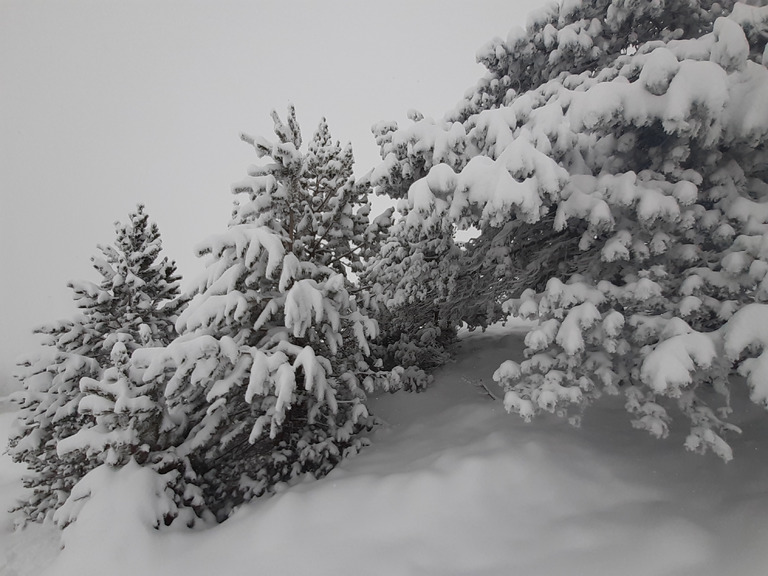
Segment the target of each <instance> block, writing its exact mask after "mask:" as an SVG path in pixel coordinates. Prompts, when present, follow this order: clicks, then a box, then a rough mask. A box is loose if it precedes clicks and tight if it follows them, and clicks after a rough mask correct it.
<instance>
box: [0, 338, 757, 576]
mask: <svg viewBox="0 0 768 576" xmlns="http://www.w3.org/2000/svg"><path fill="white" fill-rule="evenodd" d="M524 334H525V330H524V328H522V327H521V326H520V325H516V326H506V327H494V328H492V329H490V330H489V331H487V332H486V333H470V334H467V335H465V337H464V338H463V341H462V344H461V348H460V350H459V353H458V356H457V359H456V361H455V362H454V363H451V364H449V365H447V366H446V367H444V368H443V369H441V370H440V371H439V372H438V373H437V375H436V382H435V384H434V386H432V387H431V388H430V389H429V390H428V391H427V392H425V393H422V394H408V393H402V392H401V393H397V394H392V395H389V394H384V395H380V396H379V397H377V398H375V399H374V400H373V402H372V408H373V410H374V412H375V413H376V414H378V415H379V416H380V417H381V418H382V419H383V420H384V421H385V424H384V425H383V426H382V427H381V428H380V429H379V430H378V431H376V432H375V433H374V434H373V436H372V442H373V445H372V446H371V447H369V448H367V449H366V450H364V451H363V452H362V453H361V454H360V455H358V456H356V457H354V458H352V459H349V460H347V461H346V462H344V463H343V464H342V465H341V466H340V467H338V468H337V469H336V470H334V471H333V472H332V473H331V474H330V475H328V476H327V477H326V478H323V479H321V480H318V481H307V482H302V483H298V484H296V485H294V486H292V487H290V488H287V489H285V490H283V491H281V492H280V493H279V494H278V495H276V496H274V497H271V498H268V499H261V500H257V501H255V502H253V503H251V504H250V505H247V506H244V507H243V508H241V509H240V510H239V511H238V512H237V513H235V515H234V516H233V517H232V518H230V519H229V520H228V521H227V522H225V523H223V524H221V525H215V526H209V527H205V528H202V529H196V530H187V529H185V528H182V527H179V528H172V529H166V530H162V531H156V530H154V529H153V528H151V526H150V523H151V521H150V518H151V517H152V516H153V515H152V511H151V510H148V509H147V505H148V503H150V502H154V501H155V499H156V494H155V493H154V491H155V490H156V483H155V482H154V479H153V477H152V473H151V472H149V471H147V470H145V469H142V468H140V467H138V466H136V465H130V466H126V467H125V468H123V469H121V470H118V471H109V470H107V471H105V472H107V473H106V474H103V475H101V477H102V483H103V484H102V486H101V489H100V490H99V491H98V492H97V493H94V494H93V496H92V497H91V498H90V499H89V500H88V501H87V502H86V503H85V505H84V506H83V508H82V510H81V512H80V514H79V517H78V520H77V521H76V522H75V523H74V524H73V525H71V526H70V527H69V528H67V529H66V530H65V531H64V533H63V542H64V544H65V547H64V549H63V550H60V548H59V546H60V543H59V532H58V530H57V529H56V528H54V527H53V526H52V525H43V526H39V525H33V526H30V527H27V528H26V529H24V530H21V531H16V532H13V531H12V523H11V520H10V516H5V517H3V520H2V523H0V531H1V532H2V533H1V534H0V574H3V575H4V576H31V575H37V574H45V575H47V576H75V575H77V576H87V575H91V574H93V575H97V574H98V575H105V574H108V575H110V576H121V575H126V576H129V575H130V576H133V575H135V574H142V575H143V576H151V575H155V574H157V575H161V574H162V575H164V576H167V575H174V574H184V575H185V576H209V575H210V574H227V575H228V576H237V575H240V574H242V575H245V574H248V575H251V574H270V575H291V576H296V575H303V574H312V575H313V576H324V575H334V576H339V575H341V576H343V575H347V574H348V575H355V576H357V575H360V574H365V575H370V576H376V575H382V576H397V575H411V574H413V575H440V576H446V575H459V574H468V575H501V574H521V575H537V574H541V575H546V576H557V575H569V576H572V575H579V574H590V575H598V576H599V575H615V574H621V575H622V576H631V575H635V574H637V575H643V576H655V575H688V574H691V575H693V574H696V575H697V576H707V575H718V576H719V575H721V574H726V573H727V574H735V575H739V576H751V575H755V576H756V575H758V574H759V575H763V574H765V570H766V568H765V567H766V566H768V546H766V543H768V458H766V455H768V422H766V420H767V419H766V418H765V415H764V414H761V413H760V409H759V408H757V407H755V408H754V410H753V411H752V412H748V416H746V417H745V418H744V419H743V420H742V421H740V422H737V424H738V425H739V426H740V427H741V428H742V429H743V432H744V433H743V435H742V436H740V437H737V438H735V439H733V440H732V446H733V448H734V460H733V461H732V462H730V463H728V464H724V463H723V462H722V461H721V460H720V459H718V458H716V457H714V456H709V457H701V456H697V455H693V454H690V453H687V452H685V451H684V449H683V448H682V443H683V441H684V438H685V435H686V431H685V430H679V429H675V427H674V425H673V426H672V427H671V431H670V436H669V438H668V439H667V440H664V441H659V440H655V439H653V438H651V437H649V436H648V435H647V434H646V433H644V432H642V431H639V430H634V429H632V427H631V425H630V423H629V421H628V418H627V416H626V413H625V411H624V408H623V406H622V405H621V403H622V399H621V397H617V398H611V399H609V400H608V401H607V402H604V403H603V404H602V405H601V406H598V407H594V408H593V409H591V410H590V411H589V412H588V413H587V415H586V416H585V418H584V419H583V425H582V427H581V428H572V427H571V426H570V425H569V424H568V423H567V422H565V421H564V420H562V419H559V418H557V417H555V416H549V415H545V416H543V417H540V418H537V419H535V420H534V421H533V422H532V423H530V424H526V423H524V422H523V420H522V419H520V418H519V417H517V416H514V415H509V414H507V413H506V412H505V411H504V408H503V406H502V404H501V402H499V401H498V400H494V399H492V398H491V397H490V395H489V394H486V393H485V392H484V390H483V389H482V388H480V387H478V386H476V385H475V384H478V383H479V382H480V381H482V382H483V383H484V384H485V385H486V386H488V389H489V390H490V391H491V392H493V394H494V395H496V396H497V397H500V396H501V395H502V393H501V391H500V390H499V389H498V388H496V387H495V384H494V383H493V380H492V374H493V372H494V370H496V368H497V367H498V366H499V365H500V364H501V363H502V362H503V361H505V360H507V359H510V358H512V359H514V360H517V361H520V360H521V359H522V349H523V339H524ZM734 401H735V402H746V400H745V399H743V398H736V399H734ZM11 422H12V413H11V407H10V406H9V405H8V404H7V402H6V403H3V402H2V400H0V433H2V434H3V436H4V437H5V436H6V435H7V430H8V428H9V426H10V425H11ZM22 472H23V470H22V469H21V467H19V466H18V465H15V464H13V463H12V462H11V461H10V459H9V458H8V456H7V455H3V456H2V457H0V505H2V506H3V507H4V508H7V507H8V506H9V505H10V504H11V502H12V501H13V500H14V498H16V497H17V496H18V495H19V494H20V493H21V492H22V489H21V486H20V480H19V478H20V476H21V473H22Z"/></svg>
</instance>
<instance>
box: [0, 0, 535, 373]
mask: <svg viewBox="0 0 768 576" xmlns="http://www.w3.org/2000/svg"><path fill="white" fill-rule="evenodd" d="M541 4H543V1H542V0H494V1H491V0H466V1H458V0H445V1H437V0H432V1H423V0H420V1H414V0H410V1H402V0H397V1H393V0H387V1H381V2H365V1H357V2H353V1H348V2H337V1H315V2H291V1H285V0H284V1H281V2H279V1H275V2H261V1H258V2H257V1H248V2H246V1H231V0H225V1H216V2H214V1H209V2H202V1H195V0H184V1H181V0H177V1H155V0H124V1H111V0H100V1H95V0H94V1H82V0H75V1H69V2H58V1H54V0H46V1H41V0H23V1H21V0H16V1H7V0H0V307H1V308H0V310H1V315H0V379H2V378H3V376H4V375H5V374H7V373H8V372H9V371H10V369H11V366H12V364H13V361H14V360H15V358H16V357H18V356H19V355H20V354H25V353H27V352H29V351H34V349H35V347H36V346H37V344H36V339H35V338H33V337H32V336H31V329H32V327H33V326H35V325H38V324H41V323H44V322H48V321H52V320H58V319H62V318H68V317H71V316H72V314H73V313H74V312H75V307H74V304H73V303H72V301H71V298H70V292H69V290H68V289H67V287H66V283H67V281H68V280H71V279H90V280H98V276H97V275H96V273H95V271H93V270H92V269H91V268H90V263H89V258H90V256H91V255H92V254H94V253H95V251H96V245H97V244H101V243H111V242H112V240H113V238H114V232H113V226H112V223H113V222H114V221H115V220H124V219H125V218H126V216H127V214H128V212H129V211H130V210H131V209H132V208H133V207H134V206H135V205H136V203H138V202H143V203H145V204H146V205H147V208H148V211H149V213H150V215H151V217H152V218H153V219H154V220H155V221H156V222H157V223H158V225H159V226H160V230H161V232H162V234H163V240H164V247H165V253H166V254H167V255H168V256H169V257H171V258H173V259H175V260H176V261H177V262H178V264H179V267H180V270H181V272H182V273H183V274H184V275H185V282H188V281H189V280H190V279H191V278H192V277H194V276H195V275H197V274H198V273H199V271H200V270H201V266H200V264H199V263H197V262H196V261H195V258H194V256H193V246H194V245H195V244H196V243H197V242H199V241H200V240H203V239H204V238H205V237H207V236H208V235H210V234H212V233H216V232H219V231H221V230H222V229H223V228H224V227H226V224H227V221H228V218H229V212H230V205H231V196H230V193H229V187H230V184H232V183H233V182H235V181H237V180H238V179H240V178H241V177H242V176H243V175H244V174H245V171H246V168H247V166H248V165H249V164H250V163H253V162H255V161H256V158H255V156H254V154H253V152H252V150H251V149H249V147H248V146H247V145H246V144H244V143H242V142H241V141H240V140H239V138H238V134H239V132H241V131H242V132H248V133H251V134H264V135H265V136H269V135H270V134H271V120H270V118H269V113H270V110H271V109H273V108H275V109H277V110H278V111H279V112H281V113H284V111H285V108H286V105H287V104H288V102H293V103H294V104H295V105H296V107H297V112H298V115H299V120H300V121H301V125H302V128H303V130H304V133H305V137H309V136H310V135H311V133H312V132H313V131H314V129H315V127H316V126H317V123H318V121H319V119H320V117H321V116H323V115H324V116H326V117H327V118H328V122H329V125H330V128H331V132H332V134H333V135H334V137H335V138H338V139H340V140H342V141H343V142H346V141H352V143H353V145H354V148H355V153H356V159H357V170H358V172H359V173H362V172H364V171H366V170H367V169H369V168H371V167H373V166H374V165H375V163H376V162H377V160H378V155H377V149H376V146H375V144H374V142H373V138H372V136H371V134H370V126H371V125H372V124H373V123H374V122H377V121H379V120H392V119H394V120H398V121H400V122H405V121H406V120H405V118H406V112H407V110H409V109H411V108H415V109H418V110H420V111H421V112H423V113H424V114H425V115H428V116H434V117H440V116H442V115H443V114H444V113H445V112H446V111H447V110H448V109H449V108H451V107H452V106H453V105H454V104H455V103H456V102H457V101H458V100H459V98H460V97H461V95H462V94H463V93H464V91H465V90H466V89H467V88H468V87H470V86H471V85H473V84H474V82H475V81H476V80H477V79H478V78H479V77H480V75H481V74H482V72H483V69H482V67H481V66H479V65H477V64H476V63H475V53H476V51H477V49H478V48H480V46H482V45H483V44H485V43H486V42H487V41H489V40H490V39H491V38H493V37H494V36H502V37H505V36H506V34H507V32H508V30H509V28H511V27H512V26H513V25H515V24H520V25H522V24H524V23H525V19H526V15H527V13H528V12H529V10H530V9H531V8H532V7H536V6H539V5H541ZM0 383H1V382H0Z"/></svg>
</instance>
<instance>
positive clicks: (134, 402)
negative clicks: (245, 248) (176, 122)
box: [9, 205, 184, 521]
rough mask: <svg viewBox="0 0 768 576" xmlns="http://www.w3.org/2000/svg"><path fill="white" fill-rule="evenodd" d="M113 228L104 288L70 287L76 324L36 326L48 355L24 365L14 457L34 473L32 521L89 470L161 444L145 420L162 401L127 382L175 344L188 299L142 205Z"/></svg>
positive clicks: (104, 251) (103, 262)
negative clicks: (148, 354)
mask: <svg viewBox="0 0 768 576" xmlns="http://www.w3.org/2000/svg"><path fill="white" fill-rule="evenodd" d="M115 230H116V239H115V242H114V244H113V245H107V246H99V249H100V252H101V255H99V256H96V257H93V258H92V259H91V261H92V263H93V267H94V269H95V270H96V271H97V272H98V274H99V275H100V276H101V280H100V282H99V283H98V284H97V283H93V282H89V281H82V282H73V283H70V284H69V287H70V289H71V290H72V292H73V298H74V300H75V302H76V304H77V307H78V311H79V312H78V314H77V316H75V317H74V318H73V319H72V320H69V321H64V322H59V323H56V324H49V325H46V326H43V327H41V328H38V329H37V330H36V332H38V333H39V334H43V335H45V336H46V339H45V341H44V343H45V347H44V348H43V349H42V350H41V351H40V352H39V353H38V354H36V355H34V356H32V357H30V358H28V359H26V360H24V361H23V362H22V363H21V364H20V367H21V370H20V373H19V378H20V380H21V382H22V384H23V387H24V391H23V393H22V394H21V397H20V400H19V401H20V413H19V417H18V419H17V421H16V426H15V429H14V431H13V432H12V434H11V437H10V442H9V446H10V448H9V451H10V454H11V456H12V457H13V459H14V461H16V462H21V463H24V464H26V465H27V467H28V468H29V470H30V472H31V474H30V475H29V476H28V477H26V478H25V481H24V483H25V486H26V487H27V488H29V489H30V490H31V493H30V494H29V495H28V496H27V497H26V499H25V500H24V501H23V502H22V503H20V505H19V510H21V511H23V512H24V515H25V516H26V518H27V519H29V520H33V521H42V520H43V519H45V518H47V517H49V516H50V515H51V514H52V513H53V512H54V511H56V510H57V509H58V508H60V507H61V506H62V505H63V503H64V502H65V501H66V500H67V498H68V497H69V495H70V493H71V491H72V488H73V486H74V485H75V484H76V483H77V482H78V481H80V480H81V479H82V478H83V477H84V476H85V475H86V474H87V473H88V472H89V471H91V470H93V469H94V468H96V467H97V466H99V465H101V464H103V463H108V464H111V465H121V464H124V463H125V462H126V461H127V459H128V458H130V457H132V456H135V457H137V458H139V459H142V455H141V453H142V452H147V451H148V450H149V449H150V446H152V445H153V444H154V443H155V440H156V438H155V436H156V433H157V424H156V423H153V424H149V423H148V422H147V421H148V420H149V419H151V418H154V417H156V416H155V415H156V414H157V413H158V411H159V410H160V409H159V408H158V407H157V404H156V403H157V402H159V401H160V395H159V394H157V393H156V391H149V390H146V389H143V388H141V387H137V386H136V384H135V382H134V381H132V380H131V379H130V378H129V376H128V358H129V356H130V354H131V353H132V352H133V351H135V350H137V349H138V348H140V347H143V346H157V345H164V344H167V343H169V342H170V341H171V340H172V339H173V338H174V337H175V328H174V322H175V319H176V316H177V315H178V312H179V310H180V308H181V306H183V302H184V301H183V299H181V298H180V297H179V276H178V275H177V273H176V267H175V265H174V263H173V262H169V261H168V259H167V258H164V257H161V248H162V242H161V238H160V232H159V230H158V227H157V225H156V224H155V223H152V222H150V221H149V218H148V215H147V213H146V212H145V209H144V207H143V206H141V205H140V206H138V208H137V209H136V211H135V212H132V213H131V214H130V216H129V221H128V223H127V224H120V223H116V224H115ZM150 415H152V416H150ZM150 429H151V430H150ZM145 457H146V455H145V456H144V458H145Z"/></svg>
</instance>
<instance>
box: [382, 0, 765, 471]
mask: <svg viewBox="0 0 768 576" xmlns="http://www.w3.org/2000/svg"><path fill="white" fill-rule="evenodd" d="M767 40H768V7H755V6H750V5H747V4H742V3H734V2H729V1H723V2H720V3H714V2H709V1H706V0H666V1H661V2H627V1H625V0H594V1H586V0H585V1H580V0H564V1H561V2H559V3H552V4H550V5H549V6H548V7H546V8H545V9H543V10H541V11H539V12H538V13H535V14H534V15H533V16H532V17H531V18H529V21H528V25H527V29H526V30H522V29H515V30H513V31H512V32H511V33H510V34H509V36H508V37H507V39H506V40H495V41H493V42H491V43H490V44H489V45H487V46H486V47H485V48H484V49H483V50H481V52H480V54H479V56H478V57H479V60H480V61H481V62H483V63H484V64H485V65H486V67H487V68H488V73H487V74H486V76H485V78H483V79H482V80H481V81H480V82H479V84H478V86H477V87H476V88H475V89H473V90H471V91H469V92H468V93H467V95H466V97H465V98H464V99H463V100H462V101H461V102H460V103H459V105H458V106H457V108H456V110H454V111H452V112H451V113H449V114H448V115H447V116H446V118H445V120H443V121H440V122H434V121H431V120H427V119H423V118H421V117H418V116H417V117H414V118H413V120H414V123H413V125H411V126H409V127H406V128H402V129H400V128H398V127H397V126H394V125H390V126H384V127H380V128H379V130H378V133H379V139H380V145H381V146H382V158H383V163H382V165H381V166H380V167H379V168H378V169H377V170H376V171H374V174H373V176H372V182H373V184H374V186H375V187H376V188H377V189H379V190H381V191H384V192H387V193H389V194H393V195H395V196H397V197H400V198H402V200H401V204H400V206H399V208H400V209H401V211H402V212H403V213H404V217H403V219H402V220H401V222H399V223H398V224H397V225H396V228H395V229H396V230H400V232H399V234H400V235H401V236H403V237H405V236H406V235H411V236H412V237H415V236H418V237H419V238H421V239H422V240H423V241H429V242H433V243H434V242H436V241H437V239H439V238H440V237H441V235H445V234H448V233H450V230H451V229H452V228H456V229H465V228H468V227H470V226H472V227H475V228H477V229H478V230H479V231H480V236H479V237H478V238H477V239H475V240H474V241H473V242H471V243H470V244H468V245H467V247H466V249H465V252H464V254H463V258H464V260H463V262H464V264H462V265H460V266H459V270H460V274H462V273H464V272H465V271H466V272H467V273H469V274H470V275H474V276H475V279H474V280H473V281H471V282H469V284H466V285H472V282H474V283H475V285H476V286H478V287H481V288H480V290H479V291H478V293H477V295H476V302H475V306H472V307H467V309H468V310H471V311H472V312H473V314H474V313H475V312H477V311H478V310H482V309H485V310H486V314H487V316H486V318H485V321H493V320H496V319H498V318H499V317H500V313H501V310H504V311H506V312H514V313H517V314H520V315H523V316H526V317H533V318H538V319H539V321H540V322H539V325H538V327H537V328H535V329H534V330H532V331H531V333H530V334H529V335H528V337H527V339H526V344H527V346H528V350H527V356H528V357H527V359H526V360H525V361H524V362H522V363H521V364H517V363H515V362H512V361H509V362H506V363H505V364H504V365H502V366H501V367H500V369H499V370H498V371H497V372H496V375H495V377H496V378H497V380H498V381H499V382H501V383H502V384H503V385H504V386H505V387H506V389H507V392H506V397H505V405H506V407H507V409H508V410H510V411H513V412H517V413H519V414H521V415H522V416H523V417H525V418H530V417H532V416H533V415H534V414H536V413H537V412H539V411H542V410H546V411H558V413H562V414H568V413H569V411H570V412H573V410H574V409H575V410H576V414H575V415H573V414H571V415H572V416H574V418H575V420H577V419H578V413H579V412H580V411H581V409H582V408H583V407H584V406H586V405H588V404H589V403H590V402H592V401H594V400H596V399H597V398H599V397H600V396H601V395H602V394H605V393H608V394H617V393H621V392H623V393H624V394H625V397H626V407H627V410H628V411H629V412H630V413H631V414H632V415H633V424H634V425H635V426H637V427H639V428H643V429H646V430H648V431H649V432H650V433H652V434H654V435H656V436H659V437H664V436H666V435H667V433H668V429H669V423H670V421H671V419H672V415H673V413H674V411H675V410H676V411H677V412H678V413H680V414H681V415H683V416H684V418H685V419H687V420H688V422H689V424H690V433H689V435H688V437H687V440H686V447H687V448H689V449H691V450H694V451H697V452H705V451H707V450H712V451H714V452H715V453H717V454H718V455H719V456H721V457H722V458H724V459H726V460H728V459H730V458H731V449H730V447H729V446H728V444H727V436H728V434H730V433H732V432H734V431H735V430H736V428H735V426H733V425H732V424H730V423H729V422H728V418H727V417H728V415H729V413H730V412H731V410H732V408H731V405H730V401H729V399H730V394H731V390H732V389H733V387H734V386H740V385H742V384H741V383H740V380H739V379H738V378H734V376H735V375H736V373H738V374H741V375H743V376H745V377H746V381H747V383H746V385H747V386H748V387H749V389H750V392H751V397H752V399H753V401H755V402H757V403H758V404H762V405H768V386H767V385H766V383H765V380H764V376H763V374H764V369H763V363H764V362H766V361H768V360H766V358H768V353H764V352H763V350H764V349H766V346H768V334H766V333H765V330H764V329H763V328H762V326H763V325H764V323H763V322H762V321H761V320H760V319H761V317H762V315H763V314H765V313H766V312H765V311H766V310H768V304H766V300H767V299H768V296H767V295H768V292H766V285H768V284H766V282H768V279H766V274H768V260H767V259H766V258H768V255H767V254H768V253H766V252H765V250H764V249H763V246H764V245H765V242H766V239H768V216H766V214H768V212H766V209H765V205H766V202H768V184H766V182H768V168H766V167H767V166H768V151H767V150H766V135H767V134H768V106H766V105H765V102H766V101H768V70H767V69H766V65H767V64H768V51H767V50H768V49H766V41H767ZM444 241H445V240H444ZM445 242H446V243H447V241H445ZM435 281H436V282H437V283H438V284H439V285H440V282H441V280H440V279H439V278H435ZM451 282H452V280H451V277H450V276H449V277H448V278H447V279H446V280H444V281H442V284H441V285H440V286H441V289H442V290H444V291H445V292H446V293H447V294H448V296H447V297H446V298H445V301H446V302H450V297H451V295H452V294H459V295H461V294H463V291H462V290H458V291H457V286H461V285H462V284H461V283H457V282H455V281H453V283H451ZM414 286H415V283H406V285H405V286H396V291H395V292H394V294H395V296H397V295H398V294H400V295H402V296H406V297H407V294H408V290H409V289H413V287H414ZM457 307H458V306H457ZM464 320H467V319H464ZM467 321H468V323H469V324H470V325H472V324H473V323H474V325H482V322H483V321H482V320H474V321H472V320H471V319H469V320H467Z"/></svg>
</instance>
